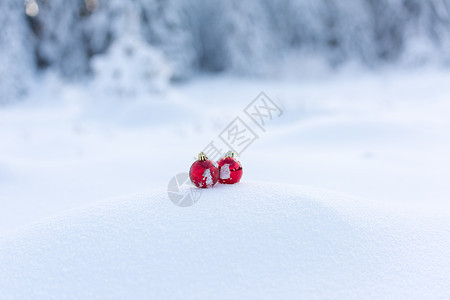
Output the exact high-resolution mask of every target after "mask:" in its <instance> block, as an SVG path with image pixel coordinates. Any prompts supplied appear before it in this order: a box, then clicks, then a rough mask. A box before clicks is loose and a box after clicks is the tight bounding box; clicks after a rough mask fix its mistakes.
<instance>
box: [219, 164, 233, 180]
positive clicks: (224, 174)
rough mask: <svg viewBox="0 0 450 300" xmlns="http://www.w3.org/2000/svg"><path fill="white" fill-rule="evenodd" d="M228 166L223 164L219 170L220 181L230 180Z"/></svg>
mask: <svg viewBox="0 0 450 300" xmlns="http://www.w3.org/2000/svg"><path fill="white" fill-rule="evenodd" d="M230 174H231V172H230V164H224V165H223V166H222V168H220V178H221V179H228V178H230Z"/></svg>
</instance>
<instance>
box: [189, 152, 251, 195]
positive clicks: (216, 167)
mask: <svg viewBox="0 0 450 300" xmlns="http://www.w3.org/2000/svg"><path fill="white" fill-rule="evenodd" d="M241 177H242V166H241V163H240V162H239V161H238V160H237V159H236V158H235V157H234V152H233V151H228V153H227V154H226V155H225V157H224V158H222V159H220V160H219V161H218V162H217V163H216V162H213V161H212V160H209V159H208V157H206V155H205V153H203V152H201V153H200V154H199V155H198V160H197V161H195V162H194V163H193V164H192V166H191V169H190V170H189V178H190V179H191V181H192V183H193V184H194V185H195V186H196V187H199V188H203V189H204V188H209V187H213V186H214V185H215V184H216V183H217V181H219V182H220V183H224V184H234V183H236V182H239V181H240V180H241Z"/></svg>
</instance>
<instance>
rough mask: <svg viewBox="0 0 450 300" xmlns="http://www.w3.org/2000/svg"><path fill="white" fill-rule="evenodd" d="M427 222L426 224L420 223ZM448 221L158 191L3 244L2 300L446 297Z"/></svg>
mask: <svg viewBox="0 0 450 300" xmlns="http://www.w3.org/2000/svg"><path fill="white" fill-rule="evenodd" d="M429 217H433V218H429ZM448 220H449V219H448V216H447V217H446V218H439V217H437V216H424V215H421V214H416V213H414V212H409V213H406V212H405V211H402V212H399V211H396V210H395V209H386V208H382V207H375V206H373V205H371V204H369V203H366V202H364V201H361V200H358V199H354V198H351V197H348V196H345V195H340V194H335V193H330V192H326V191H320V190H314V189H310V188H306V187H300V186H292V185H280V184H268V183H248V182H243V183H240V184H238V185H235V186H222V185H219V186H217V187H215V188H214V189H209V190H205V191H203V193H202V195H201V199H200V201H199V202H197V203H196V205H194V206H192V207H190V208H180V207H177V206H174V205H173V204H172V202H170V201H169V199H168V197H167V194H166V192H165V191H160V192H154V193H148V194H138V195H133V196H128V197H123V198H118V199H114V200H110V201H105V202H103V203H99V204H97V205H96V206H91V207H88V208H85V209H83V210H79V211H74V212H72V213H68V214H66V215H64V216H61V217H59V218H55V219H51V220H48V221H46V222H44V223H41V224H37V225H35V226H34V227H33V228H29V229H27V230H23V231H21V232H18V233H15V234H13V235H10V236H9V237H6V238H3V239H2V240H0V269H1V270H2V271H1V272H0V291H1V295H2V297H3V298H6V299H9V298H18V299H26V298H33V299H38V298H43V299H44V298H55V297H56V298H61V297H65V298H74V299H80V298H124V297H125V298H130V297H133V298H149V297H150V298H180V297H183V298H197V299H198V298H205V299H211V298H228V299H229V298H249V297H251V298H274V297H280V298H294V297H297V298H298V297H299V296H303V298H316V297H319V298H346V299H349V298H356V299H360V298H365V299H368V298H380V299H386V298H396V299H400V298H409V299H410V298H422V299H425V298H430V299H436V298H440V297H442V298H444V297H446V296H447V295H448V294H449V293H450V288H449V285H448V275H449V274H448V270H449V269H450V268H449V267H450V256H449V254H448V249H449V246H450V236H449V232H450V230H449V229H450V227H449V225H450V224H449V221H448Z"/></svg>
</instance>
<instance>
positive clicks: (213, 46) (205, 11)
mask: <svg viewBox="0 0 450 300" xmlns="http://www.w3.org/2000/svg"><path fill="white" fill-rule="evenodd" d="M0 11H1V15H0V52H1V56H0V65H1V69H0V102H10V101H14V100H15V99H17V97H18V96H20V95H23V94H25V93H26V92H27V88H28V85H29V82H30V81H32V80H33V78H35V77H36V75H37V74H39V73H40V72H42V71H45V70H51V71H52V72H55V73H56V74H58V76H61V77H62V78H64V79H67V80H86V79H92V78H96V76H97V77H102V78H105V77H106V79H107V80H109V81H113V82H114V83H113V84H112V87H114V88H116V89H121V88H122V89H124V90H125V92H133V90H134V89H135V88H130V85H131V84H130V83H129V82H127V80H130V78H127V74H129V70H130V69H131V68H133V69H134V71H133V72H132V73H133V74H132V75H133V86H134V87H139V86H140V85H139V83H138V82H136V80H138V81H140V83H141V84H144V86H148V85H152V86H154V87H155V88H160V87H161V85H164V84H167V83H168V82H171V81H177V80H184V79H189V78H191V77H192V76H194V75H195V74H198V73H199V72H229V73H233V74H238V75H263V76H279V74H280V72H283V71H285V70H284V68H283V67H282V66H291V68H292V69H293V70H294V71H296V72H299V73H300V74H302V73H303V74H304V73H306V72H308V69H306V66H305V68H302V60H303V61H306V60H307V59H308V58H309V59H311V57H314V58H320V59H322V60H324V61H326V63H328V64H329V65H330V66H333V67H339V66H341V65H343V64H345V63H348V62H356V63H360V64H362V65H364V66H366V67H368V68H379V67H380V66H383V65H386V64H393V63H395V64H402V65H407V66H411V65H412V66H417V65H423V64H425V63H434V64H441V65H448V64H449V62H450V53H449V49H450V1H447V0H378V1H376V0H351V1H339V0H319V1H310V0H280V1H271V0H249V1H237V0H230V1H217V0H212V1H205V0H191V1H181V0H153V1H136V0H130V1H120V0H111V1H101V0H73V1H63V0H25V5H24V3H22V1H16V0H3V1H1V3H0ZM120 58H122V59H120ZM293 59H296V61H297V59H298V60H299V61H297V63H296V64H295V66H292V60H293ZM286 62H287V63H286ZM306 65H307V64H306ZM118 84H119V86H118ZM120 85H121V86H120ZM130 90H131V91H130Z"/></svg>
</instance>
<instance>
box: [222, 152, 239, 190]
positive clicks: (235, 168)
mask: <svg viewBox="0 0 450 300" xmlns="http://www.w3.org/2000/svg"><path fill="white" fill-rule="evenodd" d="M217 164H218V165H219V182H220V183H224V184H234V183H237V182H239V181H240V180H241V178H242V173H243V170H242V166H241V163H240V162H239V161H238V160H237V159H236V158H234V157H224V158H222V159H221V160H219V161H218V162H217Z"/></svg>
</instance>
